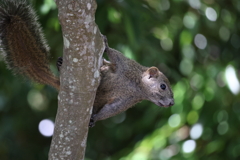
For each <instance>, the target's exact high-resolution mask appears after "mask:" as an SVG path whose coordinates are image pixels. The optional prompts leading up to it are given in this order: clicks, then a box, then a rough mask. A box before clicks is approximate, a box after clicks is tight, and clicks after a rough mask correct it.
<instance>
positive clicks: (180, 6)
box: [0, 0, 240, 160]
mask: <svg viewBox="0 0 240 160" xmlns="http://www.w3.org/2000/svg"><path fill="white" fill-rule="evenodd" d="M97 2H98V9H97V12H96V22H97V24H98V26H99V28H100V30H101V32H102V34H104V35H107V37H108V40H109V45H110V46H111V47H113V48H116V49H118V50H120V51H122V52H123V53H124V54H125V55H126V56H127V57H130V58H132V59H135V60H136V61H138V62H139V63H141V64H142V65H145V66H157V67H158V68H159V69H160V70H161V71H162V72H163V73H164V74H165V75H166V76H167V77H168V78H169V80H170V82H171V84H172V88H173V91H174V97H175V105H174V106H172V107H170V108H167V109H165V108H164V109H163V108H159V107H157V106H156V105H154V104H153V103H151V102H148V101H143V102H142V103H139V104H137V105H136V106H135V107H134V108H133V109H129V110H128V111H127V112H125V113H122V114H120V115H118V116H116V117H112V118H110V119H108V120H104V121H100V122H97V124H96V126H95V127H94V128H91V129H90V131H89V137H88V145H87V151H86V160H93V159H94V160H95V159H103V160H118V159H120V160H158V159H161V160H165V159H166V160H167V159H171V160H180V159H190V160H191V159H192V160H201V159H211V160H213V159H217V160H226V159H240V152H239V151H240V131H239V123H240V94H239V90H240V87H239V78H240V76H239V74H240V63H239V62H240V54H239V52H240V37H239V36H240V35H239V33H240V30H239V29H240V20H239V17H240V1H239V0H228V1H223V0H218V1H217V0H184V1H179V0H173V1H170V0H138V1H136V0H128V1H127V0H97ZM31 3H32V4H33V6H34V8H35V9H36V10H37V13H38V15H39V18H40V23H41V24H42V26H43V29H44V32H45V35H46V39H47V40H48V43H49V46H50V47H51V57H50V59H51V62H52V66H53V67H52V68H53V70H54V72H56V67H55V66H54V65H55V61H56V59H57V57H58V56H61V55H62V35H61V27H60V25H59V22H58V19H57V8H56V5H55V4H54V2H53V1H52V0H44V1H37V0H31ZM1 59H2V58H1ZM0 73H1V76H0V84H1V85H0V87H1V89H0V128H1V129H0V141H1V143H0V159H1V160H8V159H11V160H13V159H14V160H15V159H18V160H22V159H24V160H25V159H28V160H42V159H47V154H48V151H49V146H50V142H51V138H48V137H44V136H42V135H41V134H40V132H39V131H38V124H39V122H40V121H41V120H42V119H51V120H54V117H55V114H56V110H57V92H56V91H55V90H54V89H53V88H51V87H49V86H43V85H39V84H35V83H32V82H29V81H28V80H25V79H24V78H21V77H16V76H13V75H12V73H11V72H10V71H9V70H7V69H6V66H5V64H4V62H3V61H0ZM35 101H36V103H33V102H35ZM37 102H38V103H37Z"/></svg>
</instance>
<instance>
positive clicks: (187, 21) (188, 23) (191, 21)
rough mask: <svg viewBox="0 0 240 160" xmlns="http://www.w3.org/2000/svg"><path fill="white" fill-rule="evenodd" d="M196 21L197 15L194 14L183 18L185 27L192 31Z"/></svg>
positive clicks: (188, 14)
mask: <svg viewBox="0 0 240 160" xmlns="http://www.w3.org/2000/svg"><path fill="white" fill-rule="evenodd" d="M196 20H197V17H196V16H195V14H193V13H187V14H186V15H185V16H184V17H183V24H184V26H185V27H187V28H189V29H192V28H194V26H195V24H196Z"/></svg>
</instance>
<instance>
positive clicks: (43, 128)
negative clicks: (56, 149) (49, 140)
mask: <svg viewBox="0 0 240 160" xmlns="http://www.w3.org/2000/svg"><path fill="white" fill-rule="evenodd" d="M38 130H39V132H40V133H41V134H42V135H43V136H45V137H51V136H52V135H53V131H54V123H53V121H51V120H49V119H43V120H42V121H41V122H40V123H39V125H38Z"/></svg>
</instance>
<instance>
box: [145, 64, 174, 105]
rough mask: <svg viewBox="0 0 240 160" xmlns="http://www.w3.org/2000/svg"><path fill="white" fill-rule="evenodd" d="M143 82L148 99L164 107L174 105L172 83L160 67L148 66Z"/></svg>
mask: <svg viewBox="0 0 240 160" xmlns="http://www.w3.org/2000/svg"><path fill="white" fill-rule="evenodd" d="M142 83H143V87H144V91H145V93H146V98H147V99H148V100H150V101H152V102H153V103H155V104H156V105H158V106H163V107H169V106H172V105H174V99H173V92H172V89H171V87H170V83H169V81H168V79H167V77H166V76H165V75H164V74H163V73H162V72H160V71H159V70H158V68H156V67H150V68H148V69H147V71H145V72H144V73H143V75H142Z"/></svg>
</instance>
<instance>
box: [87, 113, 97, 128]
mask: <svg viewBox="0 0 240 160" xmlns="http://www.w3.org/2000/svg"><path fill="white" fill-rule="evenodd" d="M95 116H96V114H94V115H92V116H91V118H90V122H89V125H88V126H89V127H90V128H92V127H94V126H95V120H94V117H95Z"/></svg>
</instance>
